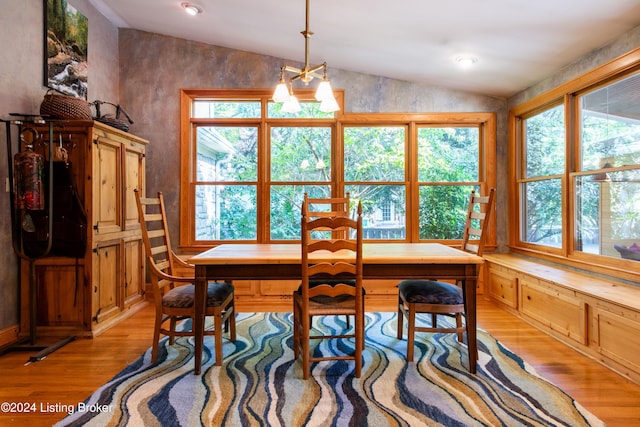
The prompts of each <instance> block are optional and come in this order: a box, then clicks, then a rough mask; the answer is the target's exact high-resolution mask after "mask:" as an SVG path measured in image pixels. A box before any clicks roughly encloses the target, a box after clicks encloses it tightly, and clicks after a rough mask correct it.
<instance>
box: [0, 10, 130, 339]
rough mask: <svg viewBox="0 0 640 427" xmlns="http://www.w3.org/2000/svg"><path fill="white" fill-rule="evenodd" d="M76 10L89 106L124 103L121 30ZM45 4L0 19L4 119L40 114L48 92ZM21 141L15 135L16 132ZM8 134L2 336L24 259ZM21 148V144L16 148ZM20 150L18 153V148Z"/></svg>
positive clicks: (11, 320)
mask: <svg viewBox="0 0 640 427" xmlns="http://www.w3.org/2000/svg"><path fill="white" fill-rule="evenodd" d="M72 4H73V5H74V6H75V7H76V8H77V9H78V10H79V11H80V12H81V13H83V14H84V15H85V16H86V17H87V18H88V19H89V100H94V99H109V100H114V101H117V100H118V89H119V85H118V30H117V28H115V27H114V26H113V25H111V23H109V21H107V20H106V19H105V18H104V17H103V16H102V15H101V14H99V13H98V12H97V11H96V10H95V9H94V8H93V6H91V5H90V4H89V2H88V1H87V0H73V1H72ZM43 37H44V36H43V2H42V0H21V1H16V0H12V1H3V2H2V14H0V41H1V42H2V58H3V60H2V61H1V62H0V117H1V118H3V119H6V118H8V117H9V113H31V114H34V113H38V112H39V110H40V102H41V101H42V97H43V95H44V94H45V93H46V88H45V87H44V86H43V84H42V81H43V69H44V65H43V64H44V60H43V56H44V51H43ZM14 135H15V132H14ZM5 141H6V131H5V126H4V123H3V124H2V126H0V144H1V146H2V148H0V179H1V181H0V248H2V250H0V330H2V329H4V328H6V327H8V326H10V325H14V324H16V323H17V322H18V268H17V266H18V259H17V258H16V256H15V254H14V251H13V249H12V243H11V219H10V204H9V194H8V193H6V192H5V180H6V178H7V173H8V170H7V169H8V168H7V154H6V149H5V147H6V142H5ZM14 147H15V144H14ZM13 150H15V148H13Z"/></svg>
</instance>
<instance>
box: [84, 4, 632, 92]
mask: <svg viewBox="0 0 640 427" xmlns="http://www.w3.org/2000/svg"><path fill="white" fill-rule="evenodd" d="M186 1H189V2H190V3H193V4H195V5H197V6H198V7H199V8H200V9H201V10H202V13H200V14H198V15H196V16H189V15H187V14H186V13H185V12H184V10H183V8H182V7H181V3H182V2H186ZM89 2H90V3H91V4H93V5H94V6H95V7H96V8H97V9H98V10H99V11H100V12H101V13H102V14H104V15H105V16H106V17H107V18H108V19H109V20H110V21H111V22H112V23H113V24H115V25H116V26H118V27H125V28H134V29H138V30H143V31H148V32H153V33H158V34H164V35H168V36H173V37H178V38H184V39H189V40H193V41H199V42H204V43H208V44H212V45H217V46H223V47H229V48H234V49H240V50H246V51H250V52H256V53H260V54H265V55H271V56H275V57H279V58H284V59H289V60H293V61H299V62H303V61H304V38H303V36H302V35H301V34H300V32H301V31H302V30H304V29H305V0H192V1H191V0H89ZM309 3H310V7H309V28H310V30H311V31H312V32H313V33H314V34H313V36H312V37H311V39H310V44H309V46H310V47H309V52H310V63H311V65H316V64H320V63H322V62H325V61H326V62H327V64H328V66H329V70H330V69H331V68H339V69H342V70H349V71H355V72H362V73H368V74H373V75H378V76H385V77H389V78H394V79H400V80H406V81H412V82H418V83H424V84H428V85H432V86H439V87H446V88H451V89H459V90H463V91H470V92H474V93H480V94H484V95H491V96H498V97H509V96H512V95H514V94H516V93H518V92H520V91H522V90H524V89H526V88H528V87H529V86H531V85H532V84H535V83H537V82H539V81H540V80H543V79H544V78H545V77H548V76H550V75H552V74H553V73H555V72H557V71H558V70H560V69H562V68H563V67H565V66H567V65H568V64H571V63H572V62H574V61H576V60H577V59H578V58H580V57H582V56H584V55H585V54H587V53H589V52H591V51H593V50H595V49H598V48H600V47H602V46H604V45H606V44H608V43H610V42H611V41H613V40H615V39H617V38H618V37H619V36H621V35H622V34H624V33H625V32H627V31H629V30H631V29H633V28H634V27H637V26H639V25H640V1H638V0H535V1H530V0H447V1H438V2H436V1H433V0H431V1H430V0H401V1H389V0H309ZM460 55H471V56H473V57H475V58H476V59H477V61H476V62H475V63H474V64H472V65H471V66H469V67H466V68H465V67H461V66H460V64H459V63H457V62H456V58H457V57H459V56H460ZM329 72H330V71H329ZM275 79H277V76H274V84H275Z"/></svg>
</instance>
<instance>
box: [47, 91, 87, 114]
mask: <svg viewBox="0 0 640 427" xmlns="http://www.w3.org/2000/svg"><path fill="white" fill-rule="evenodd" d="M40 114H41V115H42V116H48V117H51V118H54V119H65V120H91V108H90V107H89V103H88V102H87V101H85V100H84V99H82V98H76V97H74V96H68V95H58V94H54V93H51V91H48V92H47V93H46V95H45V96H44V99H43V100H42V104H40Z"/></svg>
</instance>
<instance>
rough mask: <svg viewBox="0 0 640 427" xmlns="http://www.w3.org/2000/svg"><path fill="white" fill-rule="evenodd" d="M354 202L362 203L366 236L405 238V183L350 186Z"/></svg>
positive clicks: (355, 204) (346, 190)
mask: <svg viewBox="0 0 640 427" xmlns="http://www.w3.org/2000/svg"><path fill="white" fill-rule="evenodd" d="M345 192H349V193H350V195H351V204H352V205H353V206H357V204H358V201H361V202H362V231H363V237H364V239H368V240H374V239H384V240H396V239H401V240H404V239H405V237H406V234H407V233H406V205H405V201H406V189H405V187H404V185H373V184H372V185H347V186H345Z"/></svg>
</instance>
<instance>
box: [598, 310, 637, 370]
mask: <svg viewBox="0 0 640 427" xmlns="http://www.w3.org/2000/svg"><path fill="white" fill-rule="evenodd" d="M591 322H592V323H591V330H592V332H593V333H592V337H591V340H592V343H591V344H592V346H595V349H596V351H597V352H598V353H599V354H600V355H601V356H602V357H604V358H606V359H608V363H609V364H612V365H613V366H615V367H616V368H617V370H618V371H620V372H621V373H623V374H625V375H628V370H629V369H631V370H632V371H633V372H635V373H636V374H640V313H638V312H637V311H631V310H627V309H624V308H621V307H618V306H616V305H613V304H606V303H597V306H596V307H593V308H592V319H591Z"/></svg>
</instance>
